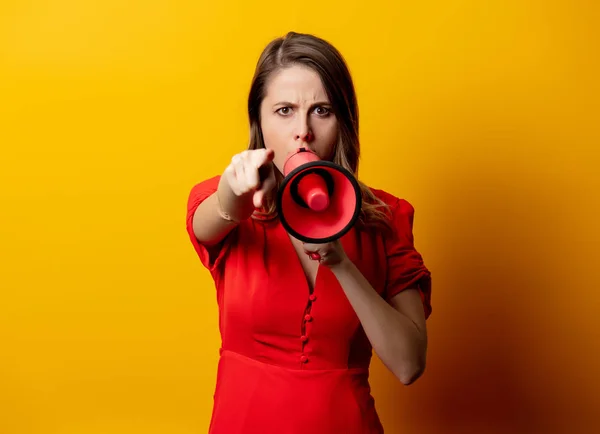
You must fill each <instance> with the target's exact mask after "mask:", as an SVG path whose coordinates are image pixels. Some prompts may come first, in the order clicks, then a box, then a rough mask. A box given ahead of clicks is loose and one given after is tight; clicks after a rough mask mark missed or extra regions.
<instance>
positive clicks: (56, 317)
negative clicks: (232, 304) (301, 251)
mask: <svg viewBox="0 0 600 434" xmlns="http://www.w3.org/2000/svg"><path fill="white" fill-rule="evenodd" d="M391 3H392V2H389V3H386V2H382V1H376V0H372V1H367V2H357V3H355V4H352V5H351V4H349V3H347V2H345V1H341V0H340V1H338V0H336V1H328V2H325V1H307V2H280V1H260V2H249V1H236V2H225V3H218V2H216V1H211V2H206V1H169V0H155V1H127V2H124V1H117V0H105V1H91V0H88V1H74V0H71V1H67V0H63V1H61V0H52V1H39V0H37V1H36V0H32V1H18V0H3V1H2V3H1V6H0V146H1V148H0V150H1V152H0V252H1V253H0V287H1V291H0V433H1V434H25V433H36V434H38V433H39V434H99V433H102V434H104V433H110V434H121V433H123V434H125V433H127V434H132V433H144V434H154V433H161V434H162V433H165V434H191V433H202V432H206V428H207V425H208V421H209V417H210V411H211V403H212V393H213V386H214V375H215V367H216V361H217V354H218V353H217V349H218V346H219V339H218V334H217V310H216V305H215V298H214V290H213V287H212V282H211V280H210V278H209V275H208V273H207V272H206V271H205V270H204V269H203V268H202V267H201V265H200V263H199V261H198V260H197V258H196V257H195V254H194V252H193V249H192V247H191V244H190V243H189V241H188V239H187V234H186V233H185V226H184V223H185V206H186V200H187V194H188V191H189V189H190V188H191V187H192V185H193V184H194V183H196V182H199V181H200V180H202V179H205V178H206V177H209V176H212V175H214V174H217V173H220V172H221V171H222V169H223V168H224V167H225V165H226V163H227V162H228V160H229V158H230V156H231V155H232V154H233V153H235V152H238V151H240V150H242V149H243V148H244V147H245V145H246V142H247V137H248V132H247V122H246V113H245V104H246V96H247V91H248V87H249V83H250V78H251V76H252V72H253V68H254V65H255V61H256V59H257V57H258V55H259V53H260V51H261V50H262V48H263V47H264V45H265V44H266V43H267V42H268V41H270V40H271V39H272V38H274V37H276V36H279V35H282V34H284V33H285V32H287V31H288V30H296V31H301V32H313V33H315V34H318V35H319V36H322V37H325V38H326V39H328V40H330V41H331V42H332V43H334V44H335V45H336V46H337V47H338V48H339V49H340V50H341V51H342V53H343V54H344V55H345V57H346V58H347V60H348V62H349V65H350V67H351V70H352V73H353V76H354V79H355V81H356V88H357V92H358V98H359V104H360V112H361V139H362V144H363V158H362V163H361V164H362V165H361V172H360V174H361V178H362V179H363V180H365V181H366V182H367V183H369V184H370V185H372V186H376V187H379V188H384V189H387V190H389V191H390V192H392V193H394V194H397V195H399V196H402V197H404V198H406V199H408V200H409V201H410V202H411V203H412V204H413V205H414V206H415V208H416V220H415V236H416V243H417V247H418V248H419V250H420V251H421V252H422V253H423V255H424V256H425V259H426V261H427V265H428V266H429V267H430V268H431V270H432V272H433V277H434V296H433V307H434V311H433V315H432V317H431V320H430V322H429V330H430V351H429V359H428V360H429V362H428V367H427V371H426V374H425V375H424V377H422V378H421V379H420V380H419V381H418V382H417V383H416V384H414V385H413V386H410V387H408V388H406V387H403V386H401V385H400V384H399V383H398V382H397V381H395V380H394V379H393V377H392V376H391V374H389V373H388V372H387V371H385V370H384V369H383V368H382V365H381V363H380V362H378V361H376V362H375V363H374V369H373V374H372V379H373V389H374V391H373V393H374V395H375V397H376V400H377V405H378V408H379V411H380V414H381V418H382V420H383V422H384V424H385V426H386V428H387V431H386V432H388V433H403V434H416V433H419V434H451V433H452V434H454V433H461V434H464V433H477V434H479V433H482V434H496V433H547V434H548V433H570V434H571V433H582V434H583V433H586V434H587V433H590V434H593V433H597V432H599V431H600V421H599V418H600V415H599V413H600V412H599V411H598V410H599V409H600V394H599V391H600V363H599V358H598V353H599V351H600V315H599V314H598V308H599V307H600V293H599V292H600V275H599V269H600V261H599V259H600V258H599V254H598V249H599V245H600V243H599V242H600V236H599V235H600V231H599V230H598V223H597V222H598V221H599V220H600V219H599V218H598V211H599V206H598V205H599V194H598V189H599V187H600V185H599V184H600V183H599V175H598V171H599V168H598V154H599V151H598V145H599V144H600V140H599V139H600V134H599V132H598V130H599V128H600V109H599V107H600V106H599V97H600V86H599V85H598V77H600V65H599V60H598V58H599V54H600V47H599V44H598V42H599V41H600V31H599V30H598V20H599V18H600V17H599V13H598V12H599V7H598V6H597V3H596V2H595V1H590V0H588V1H585V0H578V1H567V0H564V1H541V0H539V1H532V0H526V1H523V0H504V1H501V0H498V1H480V0H469V1H467V0H464V1H439V0H438V1H433V0H429V1H421V2H408V1H402V2H394V5H391Z"/></svg>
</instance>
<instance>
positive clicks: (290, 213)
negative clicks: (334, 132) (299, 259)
mask: <svg viewBox="0 0 600 434" xmlns="http://www.w3.org/2000/svg"><path fill="white" fill-rule="evenodd" d="M283 176H284V179H283V182H282V183H281V186H280V188H279V190H278V192H277V201H276V204H277V211H278V214H279V218H280V220H281V224H282V225H283V227H284V228H285V229H286V231H288V232H289V233H290V234H291V235H292V236H294V237H295V238H297V239H298V240H300V241H304V242H305V243H314V244H321V243H328V242H330V241H333V240H336V239H338V238H340V237H341V236H342V235H344V234H345V233H346V232H348V231H349V230H350V229H351V228H352V226H354V223H355V222H356V220H357V219H358V217H359V215H360V210H361V205H362V195H361V191H360V187H359V185H358V182H357V181H356V178H355V177H354V175H353V174H352V173H350V172H349V171H348V170H347V169H345V168H344V167H342V166H339V165H337V164H335V163H332V162H331V161H324V160H321V159H319V157H318V156H317V155H316V154H315V153H314V152H312V151H310V150H308V149H306V148H299V149H297V150H295V151H293V152H291V153H290V154H289V155H288V157H287V159H286V161H285V163H284V166H283ZM311 258H312V259H319V255H318V254H312V255H311Z"/></svg>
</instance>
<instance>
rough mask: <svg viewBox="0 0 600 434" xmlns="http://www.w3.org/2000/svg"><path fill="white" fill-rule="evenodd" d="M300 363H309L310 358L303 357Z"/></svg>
mask: <svg viewBox="0 0 600 434" xmlns="http://www.w3.org/2000/svg"><path fill="white" fill-rule="evenodd" d="M300 361H301V362H302V363H306V362H308V357H306V356H302V357H300Z"/></svg>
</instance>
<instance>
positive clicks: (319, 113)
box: [315, 106, 331, 117]
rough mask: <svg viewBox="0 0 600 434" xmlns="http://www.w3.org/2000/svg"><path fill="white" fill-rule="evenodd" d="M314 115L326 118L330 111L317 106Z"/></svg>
mask: <svg viewBox="0 0 600 434" xmlns="http://www.w3.org/2000/svg"><path fill="white" fill-rule="evenodd" d="M315 113H316V114H317V116H321V117H325V116H328V115H329V114H330V113H331V111H330V110H329V109H328V108H327V107H323V106H319V107H316V108H315Z"/></svg>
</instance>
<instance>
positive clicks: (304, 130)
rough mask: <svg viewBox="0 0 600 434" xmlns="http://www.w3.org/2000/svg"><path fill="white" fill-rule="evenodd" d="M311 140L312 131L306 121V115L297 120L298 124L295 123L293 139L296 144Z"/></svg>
mask: <svg viewBox="0 0 600 434" xmlns="http://www.w3.org/2000/svg"><path fill="white" fill-rule="evenodd" d="M312 140H313V133H312V131H311V129H310V125H309V123H308V117H306V118H304V117H301V119H299V120H298V125H296V130H295V132H294V141H295V142H296V144H297V145H301V144H303V143H310V142H311V141H312Z"/></svg>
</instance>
